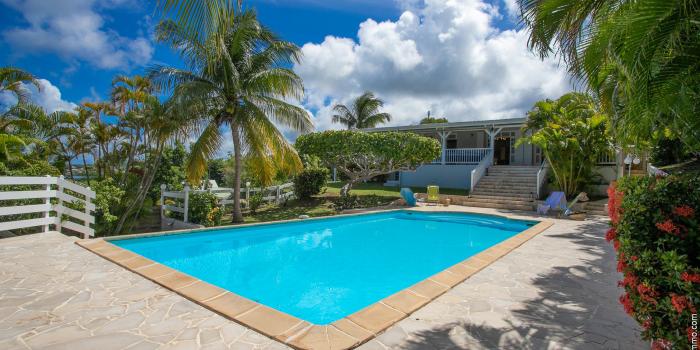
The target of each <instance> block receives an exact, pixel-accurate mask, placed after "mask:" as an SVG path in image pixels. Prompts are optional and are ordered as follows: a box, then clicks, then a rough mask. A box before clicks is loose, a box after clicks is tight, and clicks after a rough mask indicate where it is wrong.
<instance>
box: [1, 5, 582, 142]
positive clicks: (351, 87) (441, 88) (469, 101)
mask: <svg viewBox="0 0 700 350" xmlns="http://www.w3.org/2000/svg"><path fill="white" fill-rule="evenodd" d="M515 1H516V0H459V1H455V0H248V1H245V2H244V4H245V6H247V7H253V8H255V9H256V10H257V11H258V15H259V18H260V20H261V22H263V23H264V24H265V25H267V26H268V27H271V28H272V29H273V30H274V31H276V32H277V33H278V34H279V35H280V36H282V37H283V38H285V39H287V40H290V41H293V42H295V43H296V44H298V45H299V46H300V47H302V52H303V54H304V61H303V62H302V64H299V65H296V66H294V70H295V71H296V72H297V73H298V74H299V75H300V76H301V77H302V78H303V79H304V82H305V87H306V91H307V96H306V98H305V99H304V100H302V101H296V102H297V103H299V104H300V105H302V106H304V107H305V108H307V109H308V110H309V111H310V113H312V114H313V116H314V118H315V122H316V125H317V128H319V129H328V128H337V127H338V125H333V124H332V123H331V122H330V120H331V109H332V105H333V104H335V103H339V102H340V103H346V102H348V101H349V100H350V99H352V98H353V97H355V96H357V95H359V94H361V93H362V92H364V91H366V90H371V91H374V92H375V93H376V94H377V95H378V96H379V97H381V98H383V99H384V100H385V102H386V104H385V107H386V110H387V111H388V112H390V113H392V115H393V116H394V118H393V120H392V121H391V124H394V125H396V124H410V123H415V122H417V121H418V120H419V119H420V118H421V117H423V116H424V115H425V113H427V111H428V110H430V111H431V112H432V114H433V115H435V116H444V117H447V118H448V119H449V120H450V121H463V120H475V119H498V118H508V117H514V116H523V115H524V113H525V112H526V111H527V110H528V109H529V108H530V107H531V106H532V104H533V103H534V102H535V101H536V100H538V99H541V98H545V97H550V98H555V97H558V95H560V94H561V93H564V92H566V90H568V89H570V83H569V81H568V77H567V76H566V74H565V72H564V69H563V68H561V67H559V65H558V62H557V61H555V60H546V61H541V60H540V59H539V58H537V57H535V56H534V55H532V54H531V53H530V52H529V51H528V50H527V46H526V42H527V34H528V33H527V31H526V30H525V29H523V28H522V27H521V26H519V25H518V24H517V23H518V22H519V20H518V16H517V7H516V6H515ZM158 19H159V17H158V14H157V13H156V12H155V3H154V1H153V0H152V1H139V0H52V1H47V0H0V65H2V66H5V65H12V66H18V67H20V68H23V69H26V70H28V71H30V72H32V73H34V74H35V75H36V76H38V77H39V78H42V79H45V81H42V84H43V85H44V86H45V89H44V90H43V91H42V92H41V93H35V96H34V98H35V102H37V103H39V104H41V105H43V106H45V107H46V108H47V109H54V110H55V109H70V108H72V107H73V106H74V105H75V104H76V103H81V102H83V101H87V100H95V99H106V98H108V94H109V90H110V85H111V81H112V78H113V77H114V76H115V75H117V74H126V75H133V74H140V73H142V72H143V70H144V68H146V67H148V66H150V65H153V64H166V65H180V60H179V58H178V57H177V55H176V54H175V53H173V52H172V51H171V50H170V49H169V48H167V47H164V46H162V45H160V44H158V43H156V42H154V41H153V38H152V31H153V27H154V26H155V24H156V23H157V21H158ZM3 100H7V98H5V97H3V96H2V95H0V103H2V102H3Z"/></svg>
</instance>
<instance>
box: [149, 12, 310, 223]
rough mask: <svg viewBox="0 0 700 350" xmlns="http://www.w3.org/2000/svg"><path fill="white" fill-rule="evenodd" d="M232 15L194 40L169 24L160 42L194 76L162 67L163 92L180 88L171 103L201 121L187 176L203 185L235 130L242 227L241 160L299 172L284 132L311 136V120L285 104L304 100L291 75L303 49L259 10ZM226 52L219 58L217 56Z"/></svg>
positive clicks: (237, 210) (236, 211)
mask: <svg viewBox="0 0 700 350" xmlns="http://www.w3.org/2000/svg"><path fill="white" fill-rule="evenodd" d="M235 12H236V11H234V10H233V8H231V9H227V10H226V11H225V12H222V13H220V14H219V15H218V17H217V18H216V21H215V22H214V23H213V24H212V30H211V31H210V32H209V33H208V34H207V35H206V36H200V35H191V34H190V32H188V29H187V28H186V27H185V26H183V25H181V24H180V23H178V22H174V21H165V22H162V23H161V24H160V25H159V26H158V28H157V31H156V32H157V36H158V39H159V40H160V41H162V42H165V43H168V44H170V45H171V46H172V47H173V48H175V49H178V50H179V51H180V54H181V55H182V57H183V58H184V60H185V62H186V64H187V66H188V68H189V70H182V69H177V68H169V67H156V68H155V69H154V70H153V71H152V76H153V77H154V79H155V81H156V82H158V83H159V84H160V85H161V86H167V87H174V88H175V90H174V94H173V99H174V100H175V101H176V103H178V105H179V106H180V108H182V109H183V110H186V111H187V112H186V113H185V114H187V115H191V116H192V117H193V118H196V119H198V120H199V123H200V131H201V133H200V135H199V137H198V139H197V141H196V142H195V143H194V144H193V145H192V147H191V156H190V158H189V159H188V163H187V172H188V178H189V180H190V181H191V182H196V181H199V180H200V179H201V178H202V176H203V175H204V173H205V171H206V164H207V161H208V160H209V159H211V158H213V157H214V155H215V154H216V153H217V152H218V151H219V150H220V148H221V146H222V143H223V138H224V135H223V133H224V132H225V131H227V130H228V131H230V133H231V140H232V143H233V155H234V164H235V166H234V167H235V177H234V186H233V188H234V195H233V198H234V205H233V221H234V222H240V221H242V219H243V217H242V213H241V206H240V189H241V171H242V162H243V155H244V153H246V154H247V155H249V156H250V155H254V156H255V157H259V158H260V159H261V161H262V162H264V163H265V164H266V166H265V167H264V169H263V171H270V172H271V171H274V169H275V168H276V167H275V166H274V162H275V161H282V162H285V163H288V164H290V165H292V166H293V167H294V168H295V169H299V168H301V166H302V165H301V161H300V160H299V157H298V156H297V154H296V152H295V151H294V149H293V147H292V146H291V145H290V144H289V143H288V142H287V140H286V138H285V137H284V135H283V134H282V132H281V131H280V130H279V129H278V125H279V126H284V127H287V128H290V129H292V130H295V131H298V132H307V131H310V130H312V128H313V124H312V122H311V119H310V116H309V114H308V113H307V112H306V111H305V110H304V109H303V108H301V107H298V106H295V105H293V104H290V103H288V102H286V101H285V99H287V98H293V99H300V98H302V96H303V85H302V81H301V78H299V77H298V76H297V75H296V74H295V73H294V72H293V71H292V70H291V69H289V68H286V67H288V66H289V64H291V63H293V62H298V61H299V58H300V50H299V48H298V47H297V46H295V45H294V44H292V43H289V42H286V41H283V40H280V39H279V38H278V37H277V36H276V35H275V34H273V33H272V32H271V31H270V30H268V29H267V28H265V27H264V26H262V25H261V24H260V23H259V22H258V20H257V16H256V14H255V12H253V11H245V12H242V13H241V14H240V15H236V14H235ZM213 52H221V54H212V53H213Z"/></svg>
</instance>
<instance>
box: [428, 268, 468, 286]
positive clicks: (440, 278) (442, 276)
mask: <svg viewBox="0 0 700 350" xmlns="http://www.w3.org/2000/svg"><path fill="white" fill-rule="evenodd" d="M430 279H431V280H432V281H435V282H437V283H440V284H444V285H446V286H449V287H450V288H452V287H454V286H456V285H457V284H459V283H460V282H462V281H464V278H462V277H460V276H459V275H457V274H454V273H452V272H449V271H443V272H440V273H438V274H435V275H432V276H430Z"/></svg>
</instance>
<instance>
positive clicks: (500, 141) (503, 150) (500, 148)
mask: <svg viewBox="0 0 700 350" xmlns="http://www.w3.org/2000/svg"><path fill="white" fill-rule="evenodd" d="M493 146H494V147H493V148H494V152H495V154H494V155H493V161H494V163H496V164H495V165H508V164H510V137H497V138H496V142H494V144H493Z"/></svg>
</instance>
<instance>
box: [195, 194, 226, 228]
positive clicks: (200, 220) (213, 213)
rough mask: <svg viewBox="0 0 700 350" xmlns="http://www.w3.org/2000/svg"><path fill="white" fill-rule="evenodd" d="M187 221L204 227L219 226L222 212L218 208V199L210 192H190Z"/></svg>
mask: <svg viewBox="0 0 700 350" xmlns="http://www.w3.org/2000/svg"><path fill="white" fill-rule="evenodd" d="M188 207H189V208H188V209H189V217H188V220H189V221H190V222H193V223H195V224H200V225H204V226H207V227H209V226H218V225H221V218H222V217H223V214H224V213H223V210H221V208H219V207H218V198H216V196H215V195H214V194H213V193H211V192H190V197H189V203H188Z"/></svg>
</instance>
